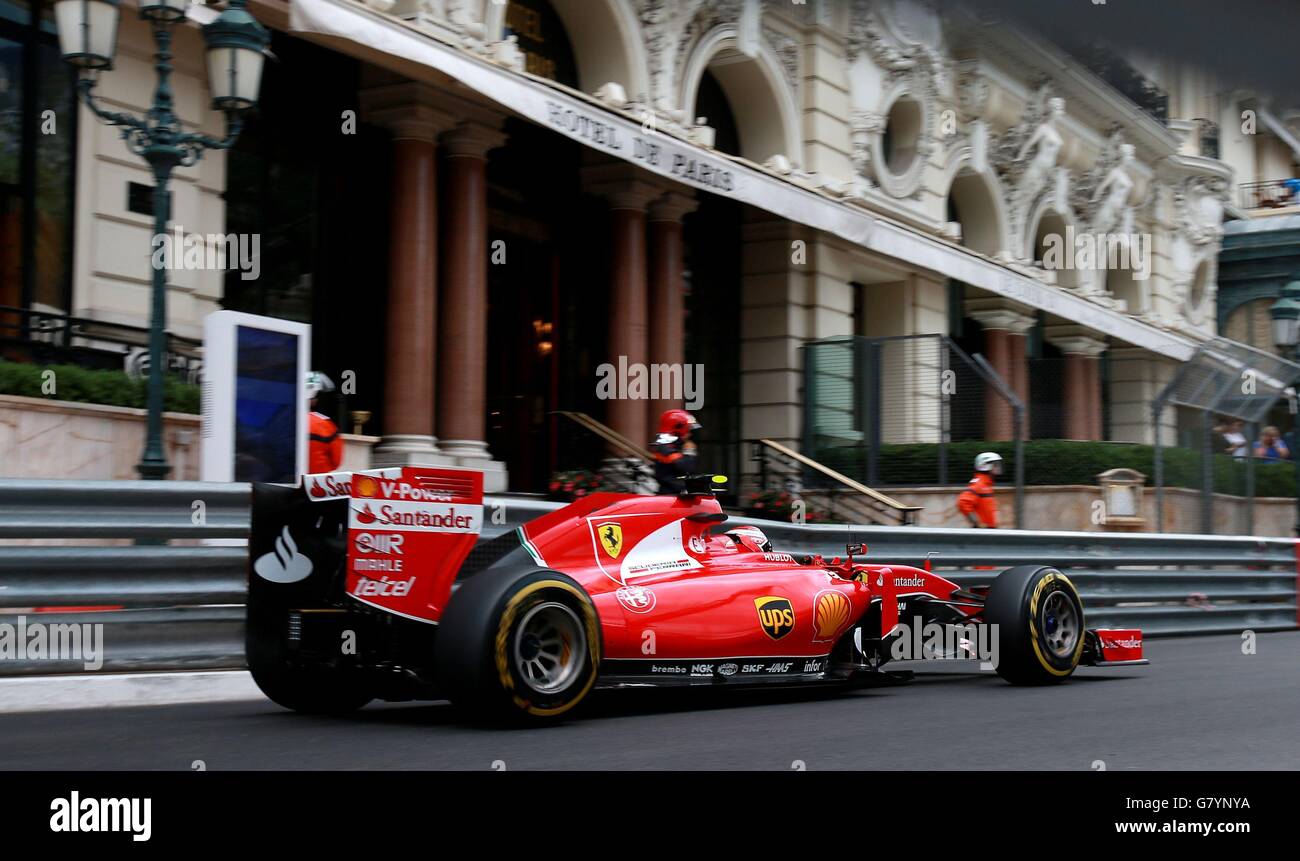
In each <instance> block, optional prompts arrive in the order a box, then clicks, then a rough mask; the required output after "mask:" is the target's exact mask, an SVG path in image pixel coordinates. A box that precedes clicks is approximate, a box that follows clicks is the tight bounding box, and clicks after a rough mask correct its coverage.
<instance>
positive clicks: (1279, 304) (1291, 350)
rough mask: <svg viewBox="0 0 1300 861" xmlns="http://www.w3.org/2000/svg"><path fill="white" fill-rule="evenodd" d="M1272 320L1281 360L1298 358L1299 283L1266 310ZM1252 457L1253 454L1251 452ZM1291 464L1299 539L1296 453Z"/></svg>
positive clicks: (1299, 436)
mask: <svg viewBox="0 0 1300 861" xmlns="http://www.w3.org/2000/svg"><path fill="white" fill-rule="evenodd" d="M1268 313H1269V316H1270V317H1272V318H1273V343H1274V344H1276V345H1277V351H1278V352H1279V353H1281V354H1282V357H1283V358H1286V359H1290V358H1300V351H1297V347H1300V281H1292V282H1291V283H1290V284H1288V285H1286V286H1285V287H1283V288H1282V298H1281V299H1278V300H1277V301H1276V302H1274V303H1273V304H1272V305H1271V306H1269V309H1268ZM1291 383H1292V385H1300V380H1292V381H1291ZM1291 443H1292V445H1295V444H1296V443H1300V427H1293V428H1292V431H1291ZM1252 455H1253V452H1252ZM1291 464H1292V466H1293V468H1294V470H1295V487H1296V491H1295V505H1296V512H1295V534H1296V536H1297V537H1300V460H1297V458H1296V451H1295V450H1294V449H1292V451H1291Z"/></svg>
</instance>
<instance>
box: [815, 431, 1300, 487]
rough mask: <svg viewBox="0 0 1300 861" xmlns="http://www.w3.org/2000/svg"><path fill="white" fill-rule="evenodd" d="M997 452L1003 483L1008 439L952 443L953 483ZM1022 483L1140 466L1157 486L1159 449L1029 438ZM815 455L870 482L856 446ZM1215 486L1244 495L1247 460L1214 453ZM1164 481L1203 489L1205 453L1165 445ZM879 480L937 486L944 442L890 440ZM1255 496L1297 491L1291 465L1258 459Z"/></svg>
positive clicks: (1084, 479)
mask: <svg viewBox="0 0 1300 861" xmlns="http://www.w3.org/2000/svg"><path fill="white" fill-rule="evenodd" d="M982 451H995V452H997V453H998V454H1000V455H1002V457H1003V458H1004V459H1005V461H1006V466H1005V469H1006V474H1005V475H1004V477H1003V479H1002V480H1003V482H1006V481H1008V480H1009V479H1011V472H1012V470H1013V469H1014V464H1015V446H1014V444H1013V443H1010V442H981V441H978V440H977V441H973V442H954V443H950V444H949V445H948V476H947V482H946V483H948V484H962V483H965V481H966V480H967V479H968V478H970V474H971V473H970V469H971V464H972V463H973V462H974V460H975V455H977V454H979V453H980V452H982ZM1024 452H1025V484H1027V485H1044V484H1087V485H1095V484H1096V483H1097V475H1098V474H1099V473H1102V472H1105V471H1106V470H1108V469H1116V468H1120V467H1123V468H1127V469H1135V470H1137V471H1138V472H1141V473H1143V474H1144V475H1145V476H1146V477H1147V486H1148V487H1154V486H1155V449H1154V448H1153V447H1152V446H1149V445H1137V444H1135V443H1120V442H1087V441H1080V440H1056V439H1044V440H1030V441H1028V442H1026V443H1025V446H1024ZM813 456H814V457H815V458H816V459H817V460H819V461H821V462H822V463H824V464H826V465H827V466H829V467H831V468H832V469H835V470H838V471H840V472H842V473H844V474H845V475H848V476H850V477H852V478H856V479H858V480H860V481H866V480H867V471H866V452H865V451H864V450H863V449H858V448H851V447H824V448H820V449H818V450H817V451H816V453H815V454H814V455H813ZM1213 462H1214V466H1213V469H1214V489H1215V491H1216V492H1219V493H1230V494H1234V495H1244V494H1245V492H1246V466H1245V463H1244V462H1243V461H1237V460H1234V459H1232V458H1230V457H1228V456H1227V455H1221V454H1216V455H1214V457H1213ZM1164 465H1165V487H1186V488H1193V489H1199V488H1200V486H1201V457H1200V454H1199V453H1198V452H1195V451H1192V450H1190V449H1185V448H1168V447H1167V448H1165V450H1164ZM876 469H877V473H878V476H879V477H878V479H877V483H878V484H879V485H881V486H882V487H883V486H888V485H932V484H935V483H936V482H938V480H939V446H938V445H937V444H935V443H908V444H886V445H882V446H881V448H880V455H879V457H878V458H877V465H876ZM1255 495H1256V496H1295V473H1294V468H1293V466H1292V464H1290V463H1258V462H1257V463H1256V464H1255Z"/></svg>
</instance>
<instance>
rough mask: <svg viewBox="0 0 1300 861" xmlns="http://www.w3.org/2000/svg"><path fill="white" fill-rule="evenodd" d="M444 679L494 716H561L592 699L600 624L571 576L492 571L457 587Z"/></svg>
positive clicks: (441, 637) (442, 628)
mask: <svg viewBox="0 0 1300 861" xmlns="http://www.w3.org/2000/svg"><path fill="white" fill-rule="evenodd" d="M437 652H438V654H437V666H438V681H439V683H440V684H441V685H442V687H443V688H444V690H445V691H446V693H447V695H448V696H449V697H450V698H451V700H452V702H454V703H456V704H457V705H460V706H464V707H467V708H468V709H470V710H471V711H473V712H475V713H478V714H481V715H484V716H486V717H488V718H492V719H505V720H515V721H525V722H531V723H538V722H547V721H555V720H558V719H560V718H562V717H563V716H565V715H567V714H568V713H570V712H571V711H572V710H573V709H575V708H576V707H577V706H578V704H579V703H581V702H582V701H583V699H585V698H586V696H587V693H588V692H589V691H590V690H591V687H592V685H593V684H594V683H595V681H596V672H597V669H598V668H599V666H600V655H601V643H600V622H599V620H598V618H597V616H596V608H595V605H594V604H592V602H591V598H590V596H588V595H587V593H586V592H585V591H584V590H583V589H582V587H581V586H579V585H578V584H577V583H576V582H574V581H573V580H572V579H571V578H569V577H566V576H565V575H563V574H561V573H559V572H557V571H546V570H539V569H536V568H533V569H525V570H522V571H513V572H512V571H502V572H500V573H498V572H485V573H483V574H479V575H478V576H475V577H472V578H470V579H469V580H468V581H467V582H466V583H465V584H464V585H463V586H461V587H460V588H459V589H457V590H456V593H455V595H454V596H453V598H452V600H451V602H450V603H449V604H448V606H447V610H446V612H444V613H443V615H442V619H441V620H440V622H439V625H438V645H437Z"/></svg>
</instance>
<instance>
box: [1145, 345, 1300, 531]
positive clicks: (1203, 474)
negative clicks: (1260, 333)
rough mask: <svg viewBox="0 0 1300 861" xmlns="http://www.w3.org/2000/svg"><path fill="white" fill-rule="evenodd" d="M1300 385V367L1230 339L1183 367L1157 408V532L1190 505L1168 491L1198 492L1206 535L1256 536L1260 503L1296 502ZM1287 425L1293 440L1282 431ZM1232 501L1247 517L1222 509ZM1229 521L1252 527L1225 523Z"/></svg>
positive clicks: (1153, 423)
mask: <svg viewBox="0 0 1300 861" xmlns="http://www.w3.org/2000/svg"><path fill="white" fill-rule="evenodd" d="M1297 379H1300V365H1297V364H1296V363H1294V362H1289V361H1287V360H1285V359H1283V358H1281V357H1279V356H1276V355H1273V354H1271V353H1266V352H1263V351H1262V350H1256V349H1254V348H1253V347H1249V346H1247V345H1245V344H1240V343H1237V342H1235V341H1230V340H1227V339H1223V338H1218V339H1215V340H1212V341H1208V342H1206V343H1205V344H1203V345H1201V347H1200V348H1199V349H1198V350H1197V351H1196V353H1195V354H1194V355H1193V356H1192V358H1191V359H1189V360H1188V361H1187V362H1185V363H1183V364H1182V365H1180V366H1179V368H1178V370H1177V372H1176V373H1175V374H1174V376H1173V378H1172V379H1171V380H1170V381H1169V382H1168V384H1167V385H1165V387H1164V388H1163V389H1162V390H1161V391H1160V392H1159V394H1158V395H1157V396H1156V397H1155V399H1154V401H1153V402H1152V407H1151V427H1152V434H1153V436H1154V438H1155V441H1156V443H1155V451H1154V485H1155V492H1156V524H1157V530H1162V529H1163V528H1165V527H1166V525H1167V523H1166V521H1167V519H1168V517H1167V513H1169V512H1168V510H1169V509H1173V508H1174V506H1175V505H1177V504H1179V503H1181V504H1182V505H1183V506H1184V507H1186V505H1187V500H1179V499H1171V498H1170V494H1168V493H1167V492H1166V488H1186V489H1191V490H1194V491H1196V493H1197V500H1196V507H1197V509H1198V512H1197V515H1198V518H1197V519H1198V521H1199V529H1200V531H1201V532H1206V533H1209V532H1219V531H1245V532H1248V533H1249V532H1253V531H1254V525H1255V524H1254V521H1255V506H1254V500H1255V499H1256V498H1258V497H1278V496H1295V495H1296V493H1297V489H1296V488H1297V485H1296V481H1297V475H1296V467H1295V460H1294V457H1295V453H1294V449H1293V446H1294V444H1295V442H1297V441H1298V440H1297V438H1296V437H1297V435H1296V433H1295V431H1294V425H1295V421H1294V398H1295V394H1294V390H1293V388H1292V384H1293V383H1294V382H1295V381H1296V380H1297ZM1287 425H1290V426H1291V431H1290V432H1289V433H1286V432H1284V430H1282V429H1281V428H1285V427H1286V426H1287ZM1171 436H1172V437H1173V439H1174V441H1175V445H1174V446H1173V447H1169V446H1168V445H1167V443H1168V440H1169V438H1170V437H1171ZM1224 496H1233V497H1240V498H1243V499H1244V501H1245V504H1244V506H1240V505H1239V506H1235V508H1236V509H1240V513H1237V511H1236V510H1233V511H1229V510H1227V509H1226V508H1224V507H1223V506H1222V505H1219V504H1216V503H1217V502H1220V501H1222V500H1223V497H1224ZM1172 513H1173V514H1174V515H1175V516H1176V514H1177V512H1172ZM1229 519H1232V520H1244V523H1241V524H1229V523H1225V522H1224V521H1226V520H1229ZM1234 525H1235V526H1236V527H1237V528H1236V529H1234V528H1233V526H1234ZM1242 527H1244V529H1242Z"/></svg>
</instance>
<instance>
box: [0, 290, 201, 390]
mask: <svg viewBox="0 0 1300 861" xmlns="http://www.w3.org/2000/svg"><path fill="white" fill-rule="evenodd" d="M148 344H149V330H148V329H145V328H142V327H139V326H124V325H121V324H118V323H104V322H101V321H98V320H91V319H88V318H85V317H72V316H69V315H67V314H58V313H54V312H49V311H36V310H32V309H29V308H15V307H12V306H9V305H0V359H7V360H10V361H17V362H37V363H40V364H69V365H80V366H81V367H84V368H93V369H101V370H107V369H113V370H124V371H126V372H128V373H131V374H142V373H145V372H146V371H147V370H148V367H149V364H148V363H149V351H148ZM201 346H202V344H201V343H200V342H199V341H196V340H193V339H191V338H182V337H179V336H177V335H170V334H169V335H168V336H167V368H168V370H169V371H170V372H171V373H173V374H177V375H178V376H181V377H182V378H184V379H185V380H186V381H188V382H197V381H198V377H199V373H200V372H201V369H202V367H203V360H202V359H201V358H200V357H199V348H200V347H201Z"/></svg>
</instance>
